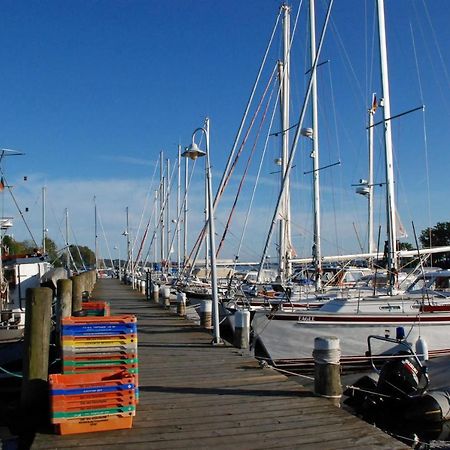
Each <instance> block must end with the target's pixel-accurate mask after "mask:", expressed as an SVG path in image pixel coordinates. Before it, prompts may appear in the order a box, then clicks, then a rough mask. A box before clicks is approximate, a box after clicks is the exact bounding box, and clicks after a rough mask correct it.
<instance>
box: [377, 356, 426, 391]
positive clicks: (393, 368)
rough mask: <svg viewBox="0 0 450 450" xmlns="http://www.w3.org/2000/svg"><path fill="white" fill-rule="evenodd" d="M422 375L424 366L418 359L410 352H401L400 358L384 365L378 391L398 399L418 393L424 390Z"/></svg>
mask: <svg viewBox="0 0 450 450" xmlns="http://www.w3.org/2000/svg"><path fill="white" fill-rule="evenodd" d="M401 355H404V357H402V356H401ZM422 375H423V371H422V367H421V366H420V364H419V362H418V361H417V359H416V358H414V357H412V356H411V354H410V353H407V352H401V353H399V358H398V359H392V360H390V361H388V362H387V363H386V364H384V366H383V367H382V369H381V371H380V377H379V379H378V384H377V391H378V392H380V393H381V394H384V395H389V396H392V397H394V398H397V399H399V398H400V399H402V398H405V397H408V396H411V395H418V394H420V393H422V391H423V387H421V377H422Z"/></svg>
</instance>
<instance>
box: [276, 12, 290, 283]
mask: <svg viewBox="0 0 450 450" xmlns="http://www.w3.org/2000/svg"><path fill="white" fill-rule="evenodd" d="M281 8H282V10H283V63H282V65H281V64H280V67H282V68H283V70H282V72H281V71H280V72H281V74H282V76H281V77H280V81H281V129H282V130H283V135H282V148H281V184H282V183H283V180H284V177H285V176H286V172H287V164H288V158H289V131H288V129H289V104H290V86H289V77H290V43H291V24H290V14H291V8H290V6H288V5H286V4H283V5H282V6H281ZM285 183H286V187H285V191H284V194H283V198H282V201H281V220H280V236H279V246H280V250H279V274H280V277H281V279H282V280H285V279H287V278H288V277H289V276H290V275H291V268H292V265H291V263H290V262H289V258H290V256H291V217H290V216H291V208H290V194H289V189H290V188H289V184H290V180H289V175H288V176H287V180H286V181H285Z"/></svg>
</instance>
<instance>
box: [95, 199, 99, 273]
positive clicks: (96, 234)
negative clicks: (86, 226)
mask: <svg viewBox="0 0 450 450" xmlns="http://www.w3.org/2000/svg"><path fill="white" fill-rule="evenodd" d="M94 233H95V268H96V269H98V268H99V267H98V231H97V201H96V197H95V195H94Z"/></svg>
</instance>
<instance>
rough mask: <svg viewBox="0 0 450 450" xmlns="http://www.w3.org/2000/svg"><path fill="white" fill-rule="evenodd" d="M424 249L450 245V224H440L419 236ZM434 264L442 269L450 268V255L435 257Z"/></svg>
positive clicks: (443, 254)
mask: <svg viewBox="0 0 450 450" xmlns="http://www.w3.org/2000/svg"><path fill="white" fill-rule="evenodd" d="M419 240H420V243H421V244H422V247H423V248H432V247H441V246H446V245H450V222H438V223H437V224H436V225H435V226H434V227H429V228H425V230H423V231H422V232H421V233H420V236H419ZM433 264H435V265H437V266H440V267H442V268H448V267H450V253H440V254H437V255H435V256H433Z"/></svg>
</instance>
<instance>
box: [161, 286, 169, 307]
mask: <svg viewBox="0 0 450 450" xmlns="http://www.w3.org/2000/svg"><path fill="white" fill-rule="evenodd" d="M162 300H163V302H162V303H163V305H164V306H165V307H166V308H169V307H170V287H169V286H163V288H162Z"/></svg>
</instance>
